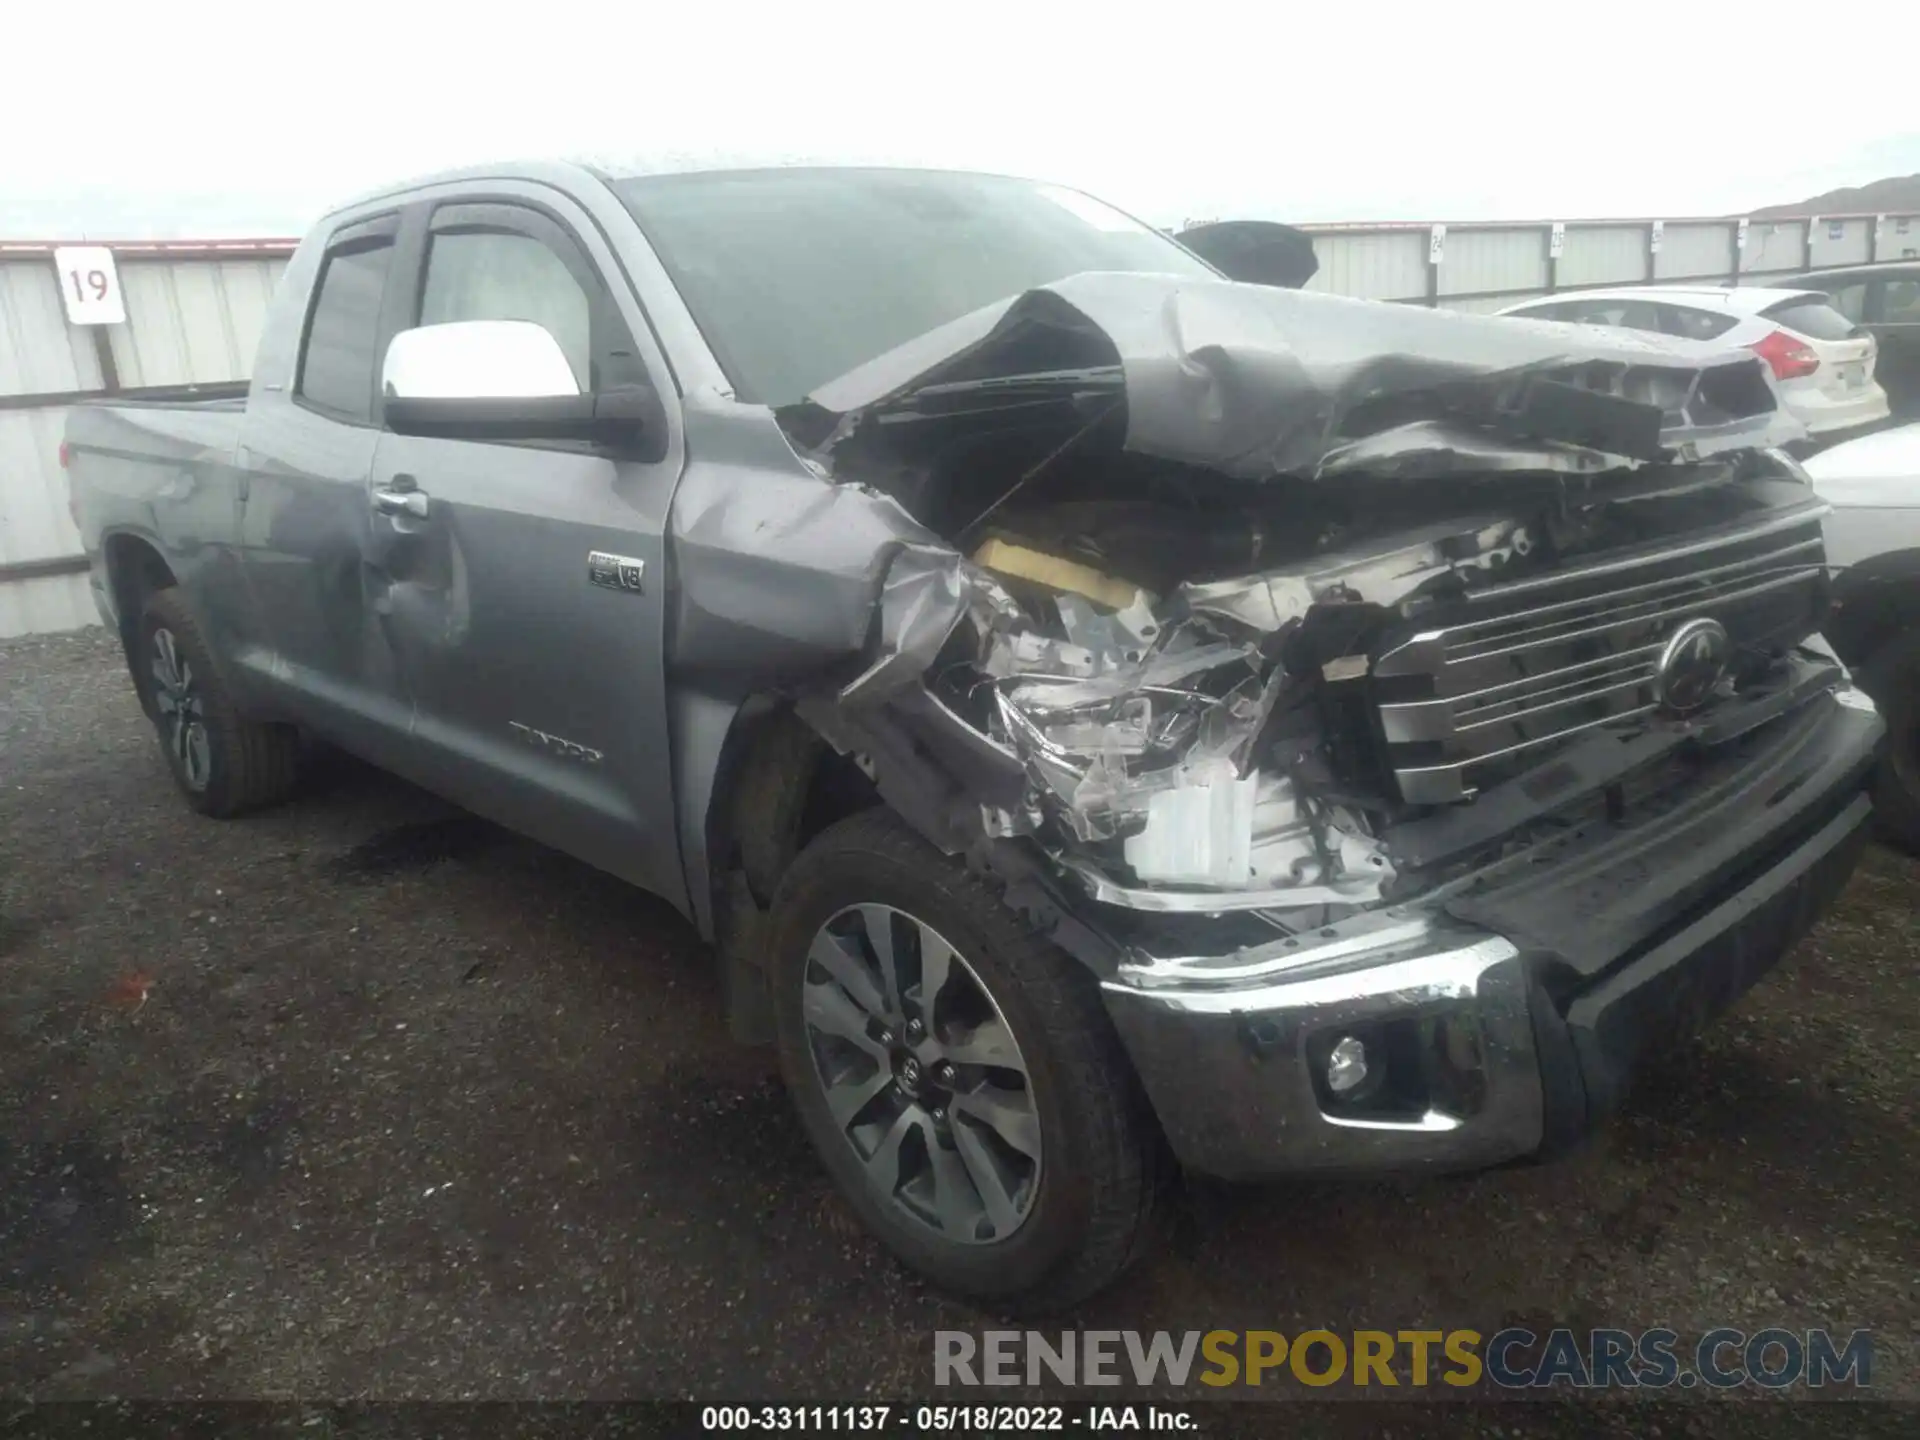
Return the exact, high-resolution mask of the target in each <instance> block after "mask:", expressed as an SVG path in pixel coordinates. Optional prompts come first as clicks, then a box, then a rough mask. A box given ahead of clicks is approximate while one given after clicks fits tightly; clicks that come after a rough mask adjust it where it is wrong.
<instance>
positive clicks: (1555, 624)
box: [780, 275, 1824, 931]
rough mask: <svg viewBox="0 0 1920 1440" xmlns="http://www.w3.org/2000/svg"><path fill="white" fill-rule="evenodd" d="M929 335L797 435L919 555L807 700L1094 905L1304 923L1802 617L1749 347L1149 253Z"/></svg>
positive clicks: (1636, 752) (1795, 538)
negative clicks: (1279, 281) (1581, 333)
mask: <svg viewBox="0 0 1920 1440" xmlns="http://www.w3.org/2000/svg"><path fill="white" fill-rule="evenodd" d="M948 328H949V330H950V331H951V332H952V333H950V334H944V335H943V334H941V333H940V332H936V333H935V334H934V335H932V336H928V337H924V338H923V340H922V341H920V342H916V343H915V344H913V345H910V346H907V347H903V352H904V353H900V354H896V355H894V356H890V357H882V359H881V360H880V361H876V362H874V364H872V365H870V366H868V367H866V368H865V369H864V370H863V371H860V372H855V374H854V375H852V376H849V377H847V378H846V379H845V380H843V381H842V382H836V384H835V385H834V386H830V387H827V390H826V391H823V392H821V393H820V394H817V395H816V396H815V398H814V400H813V401H812V402H810V403H809V404H807V405H805V406H801V407H794V408H793V409H792V410H790V411H789V412H787V413H783V414H782V415H781V417H780V418H781V422H782V425H783V427H784V428H785V429H786V430H787V432H788V434H789V436H790V437H791V438H792V439H793V442H794V444H795V448H796V449H797V450H799V451H800V453H801V454H802V455H803V456H805V457H807V458H808V459H809V461H810V462H811V463H812V464H813V465H814V466H815V467H816V468H817V469H818V470H819V471H820V472H821V473H822V474H824V475H826V476H828V477H830V478H831V479H832V480H834V481H836V482H838V483H839V485H840V486H842V487H849V488H853V489H857V490H859V491H862V492H864V493H866V494H868V495H871V496H873V497H874V498H875V499H884V500H886V501H889V502H892V503H896V504H897V505H898V506H899V507H901V509H903V510H904V511H905V512H906V514H907V515H909V516H911V518H912V521H913V522H915V525H916V527H917V528H918V529H919V534H920V535H921V536H922V537H924V538H922V539H918V540H911V539H910V540H906V541H903V542H901V543H897V544H894V545H892V546H890V547H889V550H888V555H887V560H886V568H885V570H884V574H883V576H882V579H881V585H880V592H879V602H878V605H877V606H876V607H875V615H874V619H873V624H872V628H871V631H870V633H869V636H868V643H867V646H866V654H865V659H864V661H863V665H864V668H862V669H860V670H859V672H858V673H857V674H855V675H854V676H853V678H851V679H850V680H848V681H846V682H845V683H843V684H841V685H839V687H838V688H837V690H836V691H834V692H833V693H832V694H831V695H830V696H825V695H820V694H817V693H816V694H814V695H813V696H811V697H807V698H805V703H803V705H802V713H803V715H805V716H806V717H807V718H808V719H809V720H811V721H812V722H813V723H814V725H815V727H816V728H817V729H819V730H820V731H821V732H822V733H824V734H826V735H827V737H828V738H829V739H830V740H832V741H833V742H834V743H835V744H836V745H838V746H840V747H841V748H842V749H843V750H849V751H858V752H859V753H861V754H862V755H863V756H864V757H867V758H868V759H870V760H871V761H872V762H873V763H875V764H876V765H877V766H878V767H880V768H881V769H883V770H885V769H887V768H888V767H889V765H890V761H889V757H888V754H887V753H886V752H887V751H888V749H889V748H890V747H891V749H892V751H893V756H892V760H893V761H894V762H898V763H897V764H893V765H892V768H893V771H894V775H895V778H896V783H898V775H899V774H900V772H901V771H904V770H909V769H912V768H913V767H915V766H918V767H920V768H921V769H923V770H924V769H925V768H926V767H927V765H928V763H929V762H931V764H932V766H933V767H934V768H936V769H938V770H941V771H943V772H945V774H946V775H947V777H948V778H950V779H951V781H952V782H953V783H952V786H951V788H950V790H949V791H948V792H946V793H945V794H944V795H943V796H942V797H940V798H937V799H936V798H925V797H923V798H924V799H925V803H923V804H922V805H921V807H920V808H921V809H923V810H927V811H929V812H931V811H932V810H936V809H937V810H939V811H940V812H941V820H940V824H942V825H945V826H946V827H947V828H948V833H949V835H950V836H952V837H955V838H953V839H952V840H951V843H950V846H949V848H960V847H961V846H962V845H964V844H965V843H966V837H967V836H968V835H970V834H971V835H978V836H984V837H987V838H988V839H990V840H1005V839H1014V838H1020V839H1023V840H1025V841H1027V842H1030V843H1032V844H1034V845H1037V846H1038V847H1040V849H1041V850H1043V851H1044V853H1045V854H1046V855H1047V856H1048V857H1049V858H1050V859H1051V861H1052V862H1053V864H1054V865H1055V866H1057V867H1058V869H1059V870H1060V871H1061V872H1064V873H1065V874H1067V875H1070V876H1072V877H1074V878H1075V879H1076V880H1077V881H1078V882H1079V883H1080V884H1081V886H1082V887H1083V888H1084V889H1085V890H1087V891H1088V892H1089V893H1090V894H1091V895H1092V896H1093V897H1094V898H1095V899H1097V900H1103V901H1107V902H1109V903H1112V904H1115V905H1120V906H1124V907H1127V908H1129V909H1132V910H1136V911H1162V912H1174V913H1181V912H1184V913H1204V914H1219V913H1224V912H1246V913H1247V914H1248V916H1249V918H1257V919H1258V920H1260V921H1265V922H1266V923H1268V924H1270V925H1272V926H1275V927H1277V928H1279V929H1281V930H1283V931H1293V930H1296V929H1302V928H1306V927H1310V926H1318V925H1326V924H1330V923H1334V922H1336V921H1338V920H1339V919H1340V918H1342V917H1344V916H1347V915H1350V914H1353V913H1354V912H1355V911H1358V910H1364V909H1368V908H1371V907H1375V906H1378V905H1380V904H1382V903H1383V902H1390V901H1393V900H1395V899H1397V898H1400V897H1403V896H1404V895H1406V894H1407V893H1409V891H1412V892H1414V893H1418V892H1420V891H1424V890H1427V889H1430V888H1431V887H1432V886H1433V885H1434V884H1436V883H1441V882H1442V881H1443V880H1444V873H1443V871H1444V866H1442V865H1440V864H1439V863H1438V862H1441V861H1447V860H1450V859H1453V860H1457V859H1459V858H1460V857H1461V856H1462V855H1464V854H1465V853H1466V852H1467V851H1468V850H1472V851H1473V852H1474V859H1475V863H1481V864H1484V863H1485V860H1486V857H1487V855H1488V854H1489V853H1492V854H1498V853H1500V852H1501V851H1502V849H1503V848H1511V847H1512V846H1513V845H1515V844H1517V843H1520V841H1519V839H1518V838H1517V837H1520V836H1523V835H1524V834H1525V833H1526V831H1527V822H1529V821H1530V820H1532V819H1534V818H1537V817H1538V816H1539V815H1543V814H1546V813H1547V812H1549V811H1550V810H1552V809H1553V808H1554V807H1555V806H1556V805H1561V804H1564V803H1565V802H1567V801H1569V800H1571V799H1575V798H1578V796H1579V795H1580V794H1583V793H1586V792H1588V791H1597V790H1599V789H1603V788H1605V787H1606V786H1608V785H1610V784H1613V783H1614V782H1615V781H1617V780H1618V779H1619V776H1620V774H1621V773H1623V772H1624V769H1625V768H1626V766H1627V764H1628V760H1627V759H1626V758H1623V757H1628V756H1631V757H1632V760H1633V763H1640V762H1642V761H1645V760H1647V759H1648V758H1650V757H1653V756H1655V755H1657V754H1658V753H1661V751H1662V750H1663V749H1665V748H1671V745H1672V744H1675V743H1678V741H1679V740H1680V739H1681V738H1683V737H1684V735H1685V734H1686V733H1688V732H1689V730H1690V727H1693V726H1695V725H1696V724H1697V723H1698V721H1699V717H1701V716H1703V715H1705V714H1707V713H1708V712H1709V711H1714V710H1716V708H1717V707H1720V702H1722V701H1726V702H1728V704H1729V705H1731V704H1732V703H1733V702H1734V699H1735V697H1744V699H1745V701H1749V702H1754V706H1757V704H1758V697H1760V696H1762V695H1763V694H1771V693H1774V692H1775V691H1779V690H1780V689H1781V687H1782V686H1786V685H1788V681H1789V679H1790V677H1789V676H1788V673H1787V672H1788V671H1789V670H1790V669H1791V665H1790V662H1789V657H1790V655H1791V654H1792V653H1793V652H1794V650H1795V648H1796V647H1797V646H1799V645H1800V644H1801V643H1802V642H1803V641H1805V640H1806V639H1807V638H1808V637H1809V636H1810V635H1811V634H1812V633H1813V632H1814V631H1815V630H1816V629H1817V627H1818V623H1819V618H1820V614H1821V613H1822V607H1823V606H1824V580H1823V578H1822V574H1821V555H1820V549H1819V530H1818V515H1819V508H1820V507H1819V506H1818V504H1817V502H1816V501H1815V500H1814V498H1813V496H1812V494H1811V492H1810V490H1809V489H1808V487H1807V486H1806V485H1805V483H1804V477H1802V476H1800V475H1799V474H1798V472H1797V467H1794V466H1793V465H1792V463H1791V462H1790V461H1787V460H1785V459H1784V457H1780V456H1778V455H1777V454H1776V453H1775V452H1772V451H1770V450H1768V449H1767V448H1765V440H1766V436H1767V434H1768V425H1769V423H1770V422H1771V420H1772V418H1773V417H1772V413H1771V412H1772V408H1773V401H1772V398H1771V396H1770V395H1769V394H1768V393H1767V387H1766V386H1765V382H1764V379H1763V378H1762V377H1761V376H1760V374H1759V368H1758V366H1757V365H1755V364H1753V363H1752V362H1751V357H1744V356H1737V355H1729V356H1728V357H1726V359H1725V362H1724V363H1715V362H1709V363H1707V364H1704V365H1702V364H1699V363H1697V362H1693V361H1681V360H1678V359H1674V358H1672V357H1671V356H1670V355H1668V354H1667V353H1665V352H1663V351H1661V350H1660V349H1659V348H1658V347H1657V346H1655V345H1651V344H1646V343H1642V342H1640V341H1638V340H1635V339H1633V338H1632V337H1626V338H1624V339H1622V340H1621V341H1619V342H1618V343H1617V344H1616V343H1612V342H1608V341H1604V340H1593V341H1587V340H1583V339H1580V338H1578V337H1577V336H1575V335H1573V334H1571V333H1570V332H1569V331H1568V330H1567V328H1566V327H1543V326H1528V325H1518V324H1515V323H1513V322H1510V321H1488V320H1484V319H1481V318H1479V317H1472V316H1459V315H1447V314H1436V313H1434V312H1417V311H1413V310H1411V309H1410V308H1408V307H1393V306H1380V305H1367V304H1364V303H1361V302H1342V301H1331V300H1329V299H1328V297H1322V296H1311V295H1300V294H1295V293H1292V292H1277V291H1271V290H1256V289H1254V288H1253V287H1244V286H1217V287H1206V286H1200V287H1196V286H1194V285H1192V284H1191V282H1189V283H1187V284H1185V285H1180V284H1177V283H1176V282H1173V281H1170V280H1163V279H1162V278H1161V277H1153V276H1138V275H1124V276H1122V275H1093V276H1082V277H1077V278H1076V279H1075V280H1072V281H1066V282H1062V283H1061V284H1060V285H1058V286H1053V287H1048V289H1046V290H1044V291H1036V292H1032V293H1031V294H1030V295H1028V296H1026V297H1022V298H1021V299H1019V300H1017V301H1014V302H1010V303H1009V305H1008V306H1007V307H1004V309H1002V310H1000V311H997V312H996V313H994V314H989V315H983V316H978V317H969V318H968V319H967V320H965V321H962V322H956V324H955V325H954V326H952V327H948ZM1589 351H1591V353H1589ZM809 523H811V519H809ZM848 543H849V544H851V543H852V542H851V541H849V542H848ZM1694 621H1703V622H1707V624H1708V625H1710V627H1711V628H1706V626H1704V625H1703V626H1702V627H1701V628H1699V629H1697V630H1692V631H1689V632H1688V633H1689V634H1697V635H1701V636H1704V637H1705V640H1703V641H1702V643H1703V644H1705V643H1707V642H1708V641H1710V642H1711V646H1712V654H1711V656H1710V657H1708V658H1710V659H1711V661H1712V673H1711V674H1707V673H1706V672H1705V671H1704V670H1702V671H1701V672H1700V675H1699V676H1697V677H1695V678H1697V679H1698V680H1699V681H1700V684H1699V685H1698V687H1697V689H1698V692H1699V693H1697V694H1694V693H1692V692H1691V691H1690V692H1689V693H1688V694H1687V695H1686V696H1684V697H1681V696H1679V694H1678V692H1677V691H1675V690H1674V689H1673V686H1672V682H1673V679H1674V673H1675V671H1674V664H1673V661H1672V657H1671V656H1670V655H1668V654H1667V653H1666V652H1667V650H1668V649H1669V647H1670V644H1671V642H1672V641H1673V639H1674V637H1675V635H1676V634H1678V633H1679V632H1680V631H1681V630H1684V629H1686V628H1687V627H1688V626H1689V625H1690V623H1691V622H1694ZM1704 663H1705V661H1704V660H1703V661H1702V664H1704ZM1789 688H1790V687H1789ZM1683 700H1684V703H1681V702H1682V701H1683ZM1754 706H1749V709H1750V710H1751V715H1752V716H1754V717H1758V716H1761V715H1762V713H1763V709H1764V707H1760V708H1754ZM1720 708H1724V707H1720ZM1742 723H1748V722H1744V721H1743V722H1742ZM1751 723H1759V721H1758V719H1757V718H1755V719H1752V721H1751ZM1655 732H1659V733H1658V734H1657V735H1656V734H1655ZM888 736H891V737H892V738H891V739H889V738H887V737H888ZM1601 736H1604V737H1605V743H1604V744H1601V745H1598V746H1597V748H1595V749H1594V750H1593V751H1592V752H1591V753H1588V752H1586V751H1581V752H1579V754H1578V755H1577V757H1576V759H1577V763H1576V760H1567V759H1565V758H1561V759H1560V760H1559V762H1558V765H1557V768H1556V757H1566V756H1568V755H1573V754H1575V751H1576V749H1577V747H1579V746H1581V745H1582V744H1593V743H1594V742H1596V740H1597V738H1598V737H1601ZM1636 737H1638V738H1639V739H1641V740H1645V741H1646V742H1647V743H1644V744H1641V745H1640V746H1639V747H1638V748H1633V747H1631V746H1628V745H1626V744H1624V743H1623V742H1626V741H1629V740H1633V739H1635V738H1636ZM1648 737H1652V738H1651V739H1649V738H1648ZM1569 774H1571V775H1572V777H1573V778H1572V779H1569V778H1568V775H1569ZM1556 775H1557V778H1556ZM1543 777H1545V778H1544V779H1543ZM1549 781H1551V783H1548V782H1549ZM1516 787H1518V789H1519V791H1521V792H1524V793H1516ZM1495 792H1498V793H1499V795H1500V797H1501V799H1500V802H1499V804H1497V805H1490V806H1487V807H1486V809H1485V812H1484V813H1485V818H1484V819H1482V820H1479V821H1474V822H1467V821H1463V820H1462V819H1461V818H1460V817H1461V816H1462V815H1464V814H1465V813H1466V812H1471V811H1474V810H1476V809H1479V808H1480V807H1481V804H1482V802H1483V799H1484V797H1488V796H1490V795H1493V794H1494V793H1495ZM929 794H931V792H929ZM1469 801H1471V802H1474V803H1471V804H1468V803H1463V802H1469ZM963 812H968V813H963ZM1449 827H1451V828H1449ZM929 828H933V827H929ZM1422 867H1424V873H1422V874H1421V875H1419V876H1417V877H1415V876H1412V875H1410V873H1409V872H1410V871H1411V870H1414V869H1421V868H1422Z"/></svg>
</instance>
